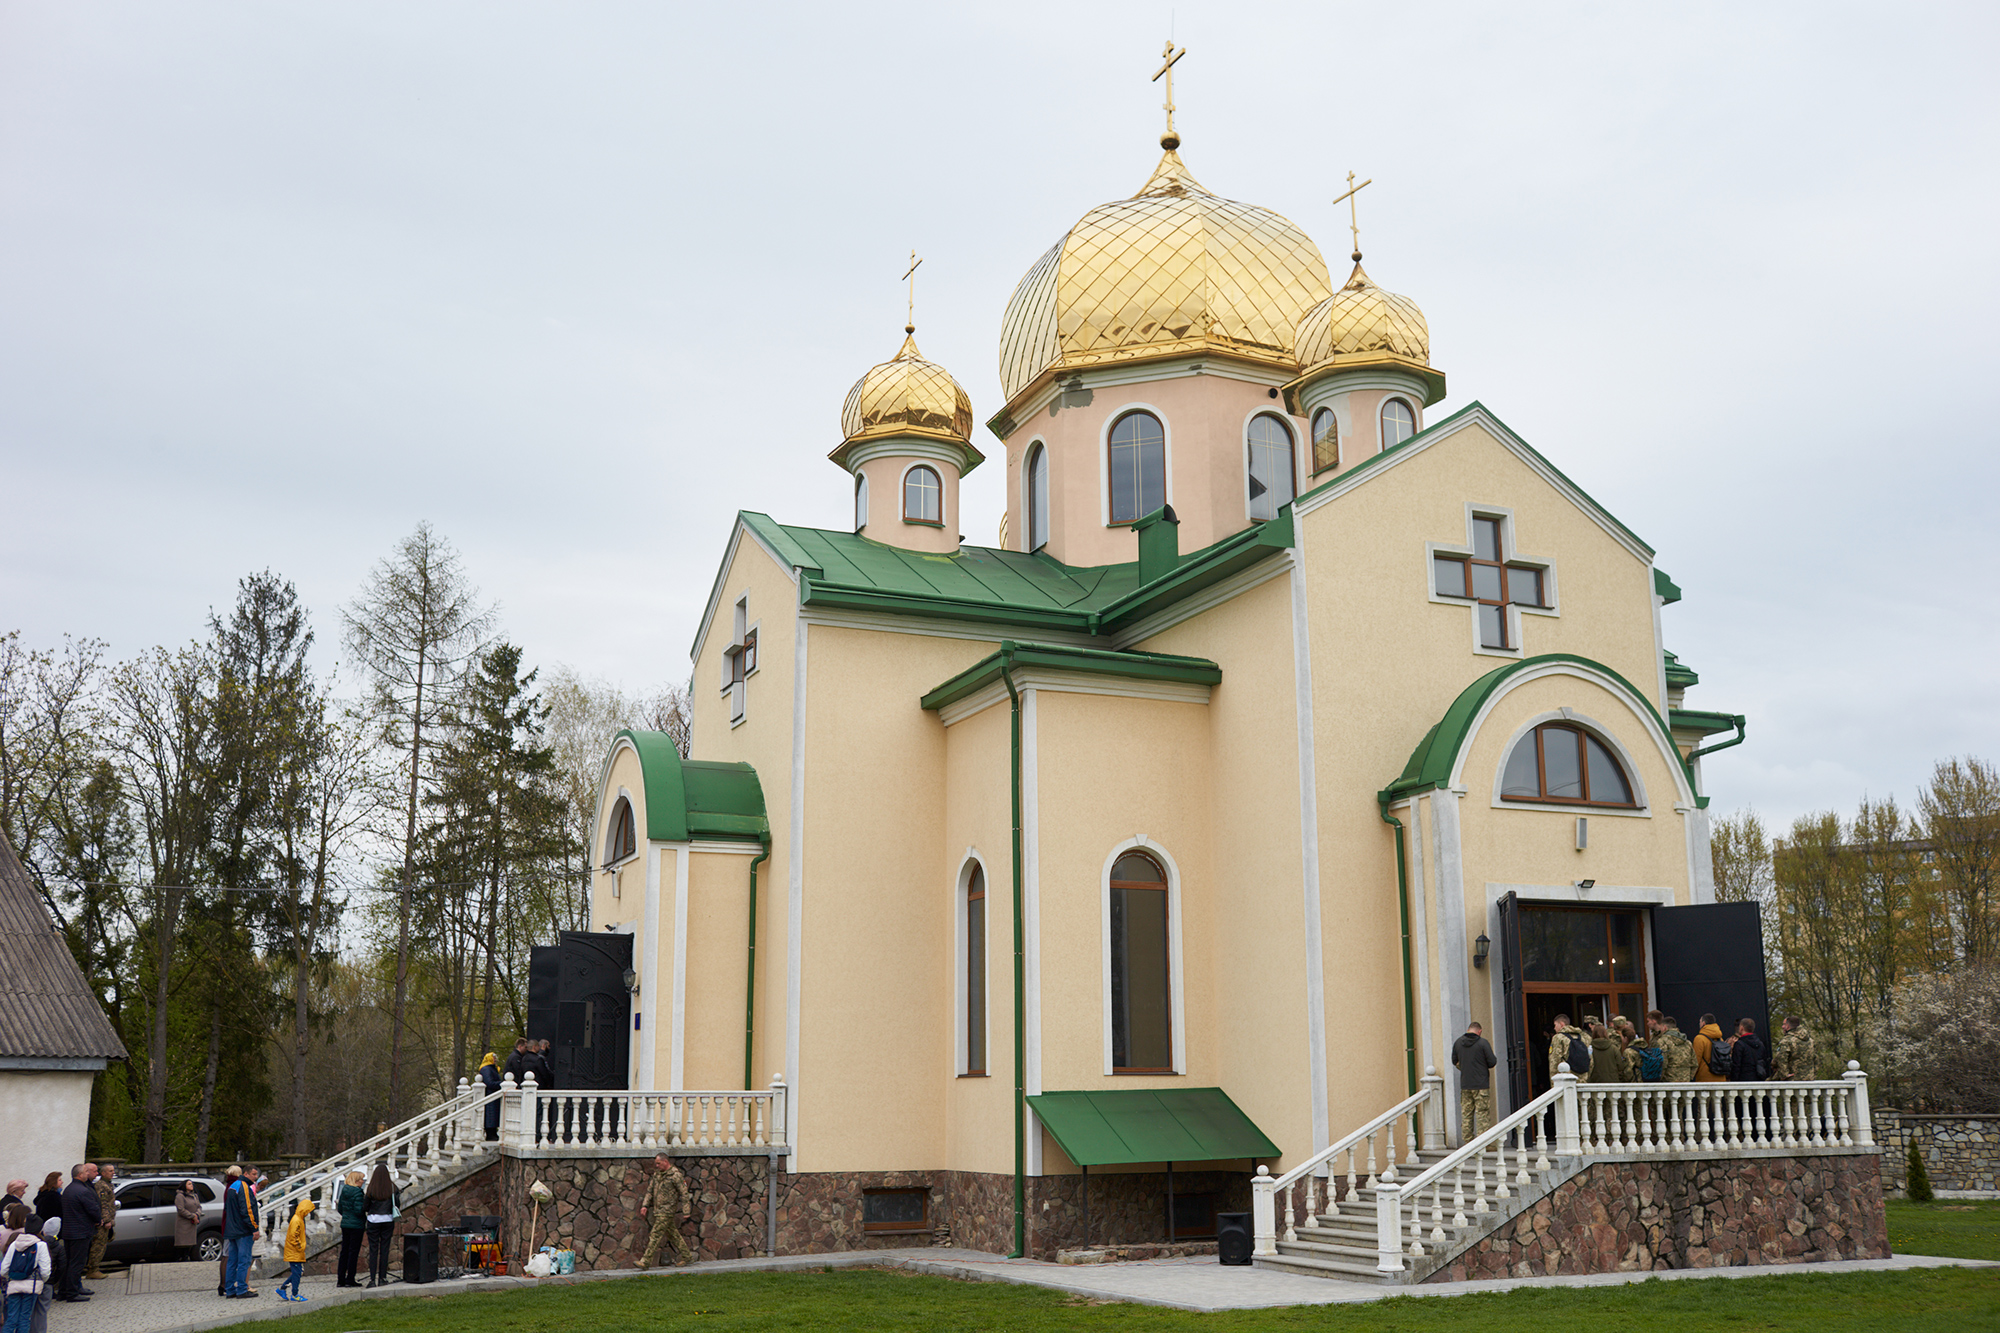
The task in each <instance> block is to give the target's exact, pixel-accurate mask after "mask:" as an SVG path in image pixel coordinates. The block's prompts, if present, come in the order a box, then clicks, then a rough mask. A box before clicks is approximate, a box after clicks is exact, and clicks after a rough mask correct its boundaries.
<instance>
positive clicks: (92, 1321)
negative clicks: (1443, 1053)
mask: <svg viewBox="0 0 2000 1333" xmlns="http://www.w3.org/2000/svg"><path fill="white" fill-rule="evenodd" d="M828 1267H832V1268H870V1267H894V1268H903V1269H907V1270H908V1271H910V1272H915V1273H934V1274H937V1275H938V1276H941V1277H955V1278H964V1279H970V1280H973V1281H985V1282H1019V1283H1025V1284H1027V1285H1030V1286H1038V1287H1049V1288H1052V1289H1054V1290H1057V1291H1066V1292H1070V1293H1072V1294H1074V1295H1078V1296H1090V1297H1095V1298H1097V1299H1100V1300H1111V1301H1131V1302H1134V1303H1137V1304H1141V1305H1163V1306H1168V1307H1170V1308H1173V1309H1179V1310H1199V1311H1203V1312H1207V1311H1215V1310H1251V1309H1267V1308H1270V1307H1273V1306H1281V1305H1345V1304H1353V1303H1357V1302H1364V1301H1379V1300H1382V1299H1384V1298H1385V1297H1389V1296H1463V1295H1466V1294H1468V1293H1471V1292H1478V1291H1511V1290H1513V1289H1514V1288H1515V1287H1612V1286H1622V1285H1624V1284H1626V1283H1632V1282H1644V1281H1646V1280H1647V1279H1648V1278H1655V1277H1658V1278H1667V1279H1670V1280H1675V1281H1683V1280H1699V1279H1703V1278H1739V1277H1778V1276H1783V1275H1784V1274H1787V1273H1800V1272H1814V1273H1879V1272H1896V1271H1899V1270H1906V1269H1916V1268H1948V1267H1969V1268H1992V1267H2000V1265H1996V1264H1989V1263H1983V1262H1981V1261H1978V1260H1973V1259H1933V1258H1927V1257H1925V1256H1922V1255H1898V1256H1897V1257H1895V1258H1893V1259H1856V1260H1846V1261H1842V1262H1838V1263H1826V1264H1799V1265H1795V1266H1792V1265H1777V1266H1771V1265H1764V1266H1758V1267H1745V1268H1689V1269H1679V1270H1676V1271H1674V1272H1670V1273H1596V1274H1591V1275H1589V1276H1583V1277H1547V1278H1507V1279H1501V1280H1497V1281H1487V1282H1440V1283H1429V1284H1425V1285H1423V1286H1416V1287H1388V1286H1375V1285H1373V1284H1370V1283H1366V1282H1334V1281H1329V1280H1326V1279H1323V1278H1313V1277H1302V1276H1300V1275H1299V1274H1296V1273H1281V1272H1278V1271H1276V1270H1274V1269H1266V1268H1224V1267H1223V1266H1222V1265H1220V1264H1218V1263H1216V1262H1215V1259H1214V1258H1213V1257H1212V1256H1203V1255H1196V1256H1192V1257H1189V1258H1182V1259H1147V1260H1143V1261H1140V1262H1137V1263H1123V1264H1089V1265H1068V1264H1051V1263H1043V1262H1040V1261H1039V1260H1033V1259H1006V1258H1001V1257H999V1256H997V1255H991V1254H985V1253H982V1252H980V1251H978V1250H953V1249H925V1250H863V1251H853V1252H848V1253H844V1254H804V1255H789V1256H784V1257H781V1258H777V1259H726V1260H721V1261H718V1262H713V1263H703V1264H695V1265H692V1266H690V1267H687V1268H667V1269H654V1270H652V1271H651V1272H650V1273H646V1274H641V1273H640V1272H639V1271H638V1270H636V1269H618V1270H613V1271H610V1272H599V1273H578V1274H575V1275H574V1276H572V1277H562V1278H545V1279H542V1280H540V1281H537V1280H536V1279H534V1278H522V1277H502V1278H475V1279H470V1280H461V1281H451V1282H437V1283H432V1284H426V1285H424V1286H405V1285H403V1284H402V1283H391V1284H390V1285H388V1286H387V1287H379V1288H376V1289H375V1290H372V1291H370V1290H368V1289H366V1288H363V1289H360V1290H352V1289H350V1290H344V1291H343V1290H340V1289H337V1288H336V1287H335V1286H334V1285H333V1279H332V1278H330V1277H321V1278H307V1279H306V1281H305V1293H306V1296H307V1298H308V1299H307V1302H306V1303H305V1304H304V1305H294V1304H292V1303H290V1302H286V1301H280V1300H279V1299H278V1298H277V1297H276V1296H275V1295H274V1294H273V1293H274V1291H275V1290H276V1287H277V1284H276V1283H275V1282H272V1281H268V1280H265V1281H260V1282H259V1283H258V1284H257V1286H258V1289H259V1290H260V1291H261V1292H262V1293H263V1294H262V1295H260V1296H258V1297H257V1298H256V1299H255V1300H253V1301H224V1300H223V1299H221V1298H220V1297H218V1296H217V1295H216V1294H215V1265H213V1264H139V1265H135V1266H134V1268H133V1269H132V1270H131V1271H130V1272H129V1274H127V1275H120V1274H117V1273H113V1274H112V1275H110V1276H109V1277H108V1278H106V1279H105V1280H103V1281H100V1282H97V1283H93V1284H92V1287H93V1289H94V1290H95V1291H96V1292H97V1295H96V1296H95V1297H94V1298H93V1299H92V1300H91V1301H89V1302H88V1303H87V1304H84V1305H80V1306H79V1305H64V1304H61V1303H60V1302H58V1303H57V1304H56V1305H55V1306H54V1307H53V1308H52V1309H51V1310H50V1311H49V1329H50V1333H195V1331H196V1330H201V1329H211V1328H220V1327H223V1326H224V1325H228V1324H237V1323H242V1322H245V1321H248V1320H259V1319H282V1318H284V1317H285V1316H287V1315H292V1314H298V1313H300V1312H301V1311H306V1310H317V1309H321V1308H323V1307H325V1306H328V1305H344V1304H348V1303H351V1302H355V1301H371V1300H394V1299H396V1298H397V1297H401V1296H444V1295H449V1294H450V1293H452V1292H455V1291H513V1290H516V1289H519V1288H522V1287H533V1286H550V1285H559V1284H568V1283H574V1282H601V1281H604V1280H606V1279H609V1278H621V1277H640V1276H647V1277H652V1278H656V1279H672V1278H676V1277H686V1276H689V1275H696V1274H702V1273H771V1272H796V1271H799V1270H804V1269H817V1268H828Z"/></svg>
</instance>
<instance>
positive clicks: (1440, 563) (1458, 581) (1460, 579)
mask: <svg viewBox="0 0 2000 1333" xmlns="http://www.w3.org/2000/svg"><path fill="white" fill-rule="evenodd" d="M1433 563H1434V564H1435V565H1436V566H1437V590H1438V596H1440V597H1465V596H1467V595H1468V594H1467V592H1466V590H1465V562H1464V561H1463V560H1453V559H1451V558H1449V557H1448V556H1442V555H1440V556H1436V557H1434V558H1433Z"/></svg>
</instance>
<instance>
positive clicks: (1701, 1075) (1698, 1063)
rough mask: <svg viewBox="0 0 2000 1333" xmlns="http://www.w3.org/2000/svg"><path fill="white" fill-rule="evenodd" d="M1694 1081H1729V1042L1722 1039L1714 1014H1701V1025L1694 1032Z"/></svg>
mask: <svg viewBox="0 0 2000 1333" xmlns="http://www.w3.org/2000/svg"><path fill="white" fill-rule="evenodd" d="M1694 1081H1695V1082H1697V1083H1727V1082H1728V1081H1729V1043H1728V1042H1726V1041H1724V1040H1723V1038H1722V1029H1721V1028H1720V1027H1718V1026H1716V1022H1715V1015H1714V1014H1703V1015H1702V1016H1701V1027H1700V1028H1699V1029H1697V1030H1696V1032H1695V1034H1694Z"/></svg>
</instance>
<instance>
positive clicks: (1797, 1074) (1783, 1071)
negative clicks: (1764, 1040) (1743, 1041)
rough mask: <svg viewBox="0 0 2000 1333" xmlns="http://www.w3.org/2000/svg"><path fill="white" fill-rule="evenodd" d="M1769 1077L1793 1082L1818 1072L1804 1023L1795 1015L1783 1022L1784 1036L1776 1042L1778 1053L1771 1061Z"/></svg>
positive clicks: (1811, 1040) (1815, 1057)
mask: <svg viewBox="0 0 2000 1333" xmlns="http://www.w3.org/2000/svg"><path fill="white" fill-rule="evenodd" d="M1771 1066H1772V1067H1771V1077H1772V1078H1778V1079H1783V1080H1785V1081H1786V1082H1788V1083H1790V1082H1795V1081H1798V1080H1800V1079H1809V1078H1811V1077H1812V1076H1813V1075H1814V1074H1815V1073H1817V1072H1818V1060H1817V1053H1816V1052H1815V1051H1814V1049H1813V1038H1812V1033H1810V1032H1808V1031H1806V1021H1805V1019H1803V1018H1800V1017H1799V1016H1798V1015H1797V1014H1793V1015H1792V1016H1791V1017H1790V1018H1787V1019H1786V1020H1785V1035H1784V1036H1783V1037H1781V1038H1780V1039H1779V1041H1778V1053H1777V1055H1776V1057H1775V1058H1773V1059H1772V1061H1771Z"/></svg>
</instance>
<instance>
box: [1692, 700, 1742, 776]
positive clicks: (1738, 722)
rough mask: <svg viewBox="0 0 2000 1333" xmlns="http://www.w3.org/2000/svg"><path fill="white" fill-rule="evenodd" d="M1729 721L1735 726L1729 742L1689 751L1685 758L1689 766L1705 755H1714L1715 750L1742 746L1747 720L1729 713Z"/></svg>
mask: <svg viewBox="0 0 2000 1333" xmlns="http://www.w3.org/2000/svg"><path fill="white" fill-rule="evenodd" d="M1729 720H1730V721H1731V722H1732V723H1734V724H1735V726H1736V735H1735V736H1733V737H1731V738H1730V739H1729V740H1726V741H1717V742H1716V743H1715V744H1713V745H1704V746H1702V747H1701V748H1700V749H1699V750H1691V751H1689V752H1688V757H1687V761H1688V763H1689V764H1693V763H1694V761H1695V760H1697V759H1699V758H1701V757H1702V756H1703V755H1705V754H1714V753H1715V752H1716V751H1717V750H1727V749H1728V748H1729V747H1730V746H1732V745H1741V744H1743V737H1744V735H1745V733H1746V732H1747V731H1748V726H1747V719H1746V718H1745V717H1744V716H1743V714H1741V713H1731V714H1730V715H1729Z"/></svg>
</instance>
